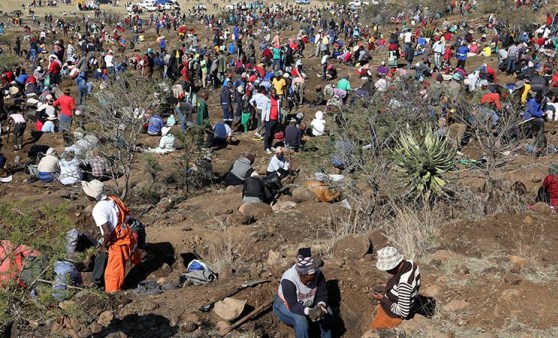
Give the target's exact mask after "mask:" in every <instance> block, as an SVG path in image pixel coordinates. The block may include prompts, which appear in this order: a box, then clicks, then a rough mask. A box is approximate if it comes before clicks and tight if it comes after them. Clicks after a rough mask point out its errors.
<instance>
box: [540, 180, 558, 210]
mask: <svg viewBox="0 0 558 338" xmlns="http://www.w3.org/2000/svg"><path fill="white" fill-rule="evenodd" d="M542 186H543V188H545V189H546V192H548V195H550V205H552V206H554V207H558V176H556V175H548V176H546V177H545V178H544V181H543V184H542Z"/></svg>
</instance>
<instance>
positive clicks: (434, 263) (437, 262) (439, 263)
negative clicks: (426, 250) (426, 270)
mask: <svg viewBox="0 0 558 338" xmlns="http://www.w3.org/2000/svg"><path fill="white" fill-rule="evenodd" d="M430 265H432V266H433V267H435V268H439V267H440V266H442V261H441V260H439V259H433V260H431V261H430Z"/></svg>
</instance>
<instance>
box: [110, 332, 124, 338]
mask: <svg viewBox="0 0 558 338" xmlns="http://www.w3.org/2000/svg"><path fill="white" fill-rule="evenodd" d="M106 338H128V335H126V334H125V333H124V332H122V331H118V332H113V333H110V334H108V335H107V336H106Z"/></svg>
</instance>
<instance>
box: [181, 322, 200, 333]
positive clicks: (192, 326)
mask: <svg viewBox="0 0 558 338" xmlns="http://www.w3.org/2000/svg"><path fill="white" fill-rule="evenodd" d="M197 328H198V324H196V323H193V322H190V321H185V322H182V323H180V331H182V332H185V333H190V332H194V331H196V329H197Z"/></svg>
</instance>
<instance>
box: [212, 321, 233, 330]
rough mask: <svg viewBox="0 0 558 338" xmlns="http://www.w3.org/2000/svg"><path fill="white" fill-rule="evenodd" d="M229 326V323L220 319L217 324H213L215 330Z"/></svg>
mask: <svg viewBox="0 0 558 338" xmlns="http://www.w3.org/2000/svg"><path fill="white" fill-rule="evenodd" d="M229 326H231V325H230V324H229V323H227V322H226V321H224V320H220V321H218V322H217V324H215V330H217V331H218V332H221V331H223V330H226V329H228V328H229Z"/></svg>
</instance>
